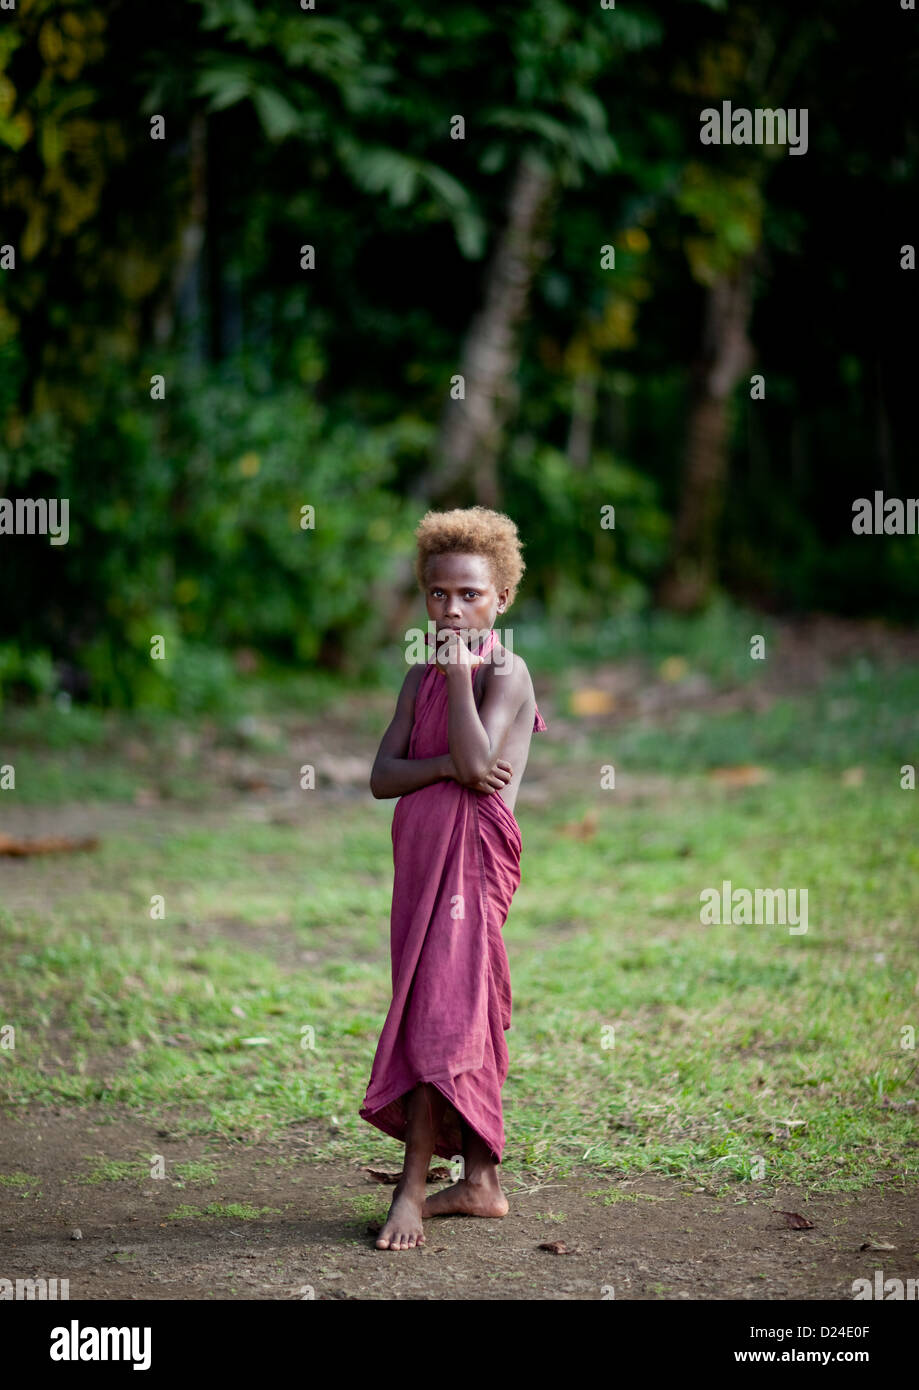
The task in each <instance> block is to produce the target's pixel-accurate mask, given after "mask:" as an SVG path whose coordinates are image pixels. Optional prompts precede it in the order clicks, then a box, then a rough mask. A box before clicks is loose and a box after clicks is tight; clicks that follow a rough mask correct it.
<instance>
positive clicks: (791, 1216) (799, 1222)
mask: <svg viewBox="0 0 919 1390" xmlns="http://www.w3.org/2000/svg"><path fill="white" fill-rule="evenodd" d="M772 1210H773V1211H774V1212H775V1213H776V1215H778V1216H784V1218H785V1225H786V1226H789V1227H790V1228H791V1230H793V1231H809V1230H811V1228H812V1227H813V1224H814V1223H813V1221H808V1219H807V1217H806V1216H802V1215H801V1213H800V1212H798V1211H779V1209H778V1207H773V1208H772Z"/></svg>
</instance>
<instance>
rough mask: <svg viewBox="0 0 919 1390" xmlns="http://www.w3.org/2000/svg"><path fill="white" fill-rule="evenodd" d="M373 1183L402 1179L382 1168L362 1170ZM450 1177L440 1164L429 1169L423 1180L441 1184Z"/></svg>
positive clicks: (448, 1171) (392, 1181)
mask: <svg viewBox="0 0 919 1390" xmlns="http://www.w3.org/2000/svg"><path fill="white" fill-rule="evenodd" d="M362 1171H363V1172H365V1173H366V1174H367V1176H368V1177H369V1178H370V1179H371V1180H372V1181H373V1182H385V1183H396V1182H398V1181H399V1179H400V1178H401V1177H402V1174H401V1172H400V1173H387V1172H384V1170H383V1169H382V1168H364V1169H363V1170H362ZM449 1177H450V1169H449V1168H445V1167H444V1166H443V1165H442V1164H441V1165H440V1166H439V1167H437V1168H431V1169H430V1170H429V1172H428V1174H427V1176H426V1178H425V1182H443V1181H444V1180H445V1179H446V1178H449Z"/></svg>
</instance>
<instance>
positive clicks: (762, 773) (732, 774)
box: [708, 763, 772, 787]
mask: <svg viewBox="0 0 919 1390" xmlns="http://www.w3.org/2000/svg"><path fill="white" fill-rule="evenodd" d="M771 777H772V773H771V772H769V771H767V769H766V768H764V767H756V766H754V764H753V763H739V764H738V765H737V767H713V768H712V770H711V772H710V773H709V774H708V778H709V781H710V782H717V783H718V785H719V786H721V787H758V786H761V785H762V783H763V782H768V781H769V780H770V779H771Z"/></svg>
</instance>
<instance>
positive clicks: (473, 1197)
mask: <svg viewBox="0 0 919 1390" xmlns="http://www.w3.org/2000/svg"><path fill="white" fill-rule="evenodd" d="M507 1212H508V1201H507V1198H506V1197H505V1195H504V1193H503V1192H502V1191H501V1188H500V1185H499V1184H498V1182H497V1180H496V1181H495V1182H494V1183H487V1184H485V1183H471V1182H469V1180H468V1179H467V1178H463V1179H461V1180H460V1182H455V1183H454V1184H453V1185H452V1187H445V1188H444V1189H443V1191H442V1192H435V1193H434V1195H433V1197H426V1198H425V1202H424V1206H423V1207H422V1208H421V1214H422V1216H424V1217H428V1216H507Z"/></svg>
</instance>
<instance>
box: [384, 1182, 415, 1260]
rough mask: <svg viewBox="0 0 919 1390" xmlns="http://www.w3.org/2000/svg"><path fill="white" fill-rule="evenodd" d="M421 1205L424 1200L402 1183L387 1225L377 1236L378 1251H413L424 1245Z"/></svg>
mask: <svg viewBox="0 0 919 1390" xmlns="http://www.w3.org/2000/svg"><path fill="white" fill-rule="evenodd" d="M421 1204H422V1198H421V1197H420V1196H414V1195H413V1194H412V1193H411V1192H410V1191H408V1190H406V1189H405V1188H404V1187H402V1184H401V1183H400V1184H399V1185H398V1186H397V1187H396V1190H395V1192H394V1193H393V1199H392V1206H391V1207H390V1208H389V1215H388V1216H387V1218H386V1224H385V1225H384V1227H383V1229H382V1231H381V1232H380V1234H379V1235H378V1236H377V1241H376V1246H377V1249H378V1250H412V1249H413V1248H414V1247H415V1246H416V1245H424V1228H423V1227H422V1224H421Z"/></svg>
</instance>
